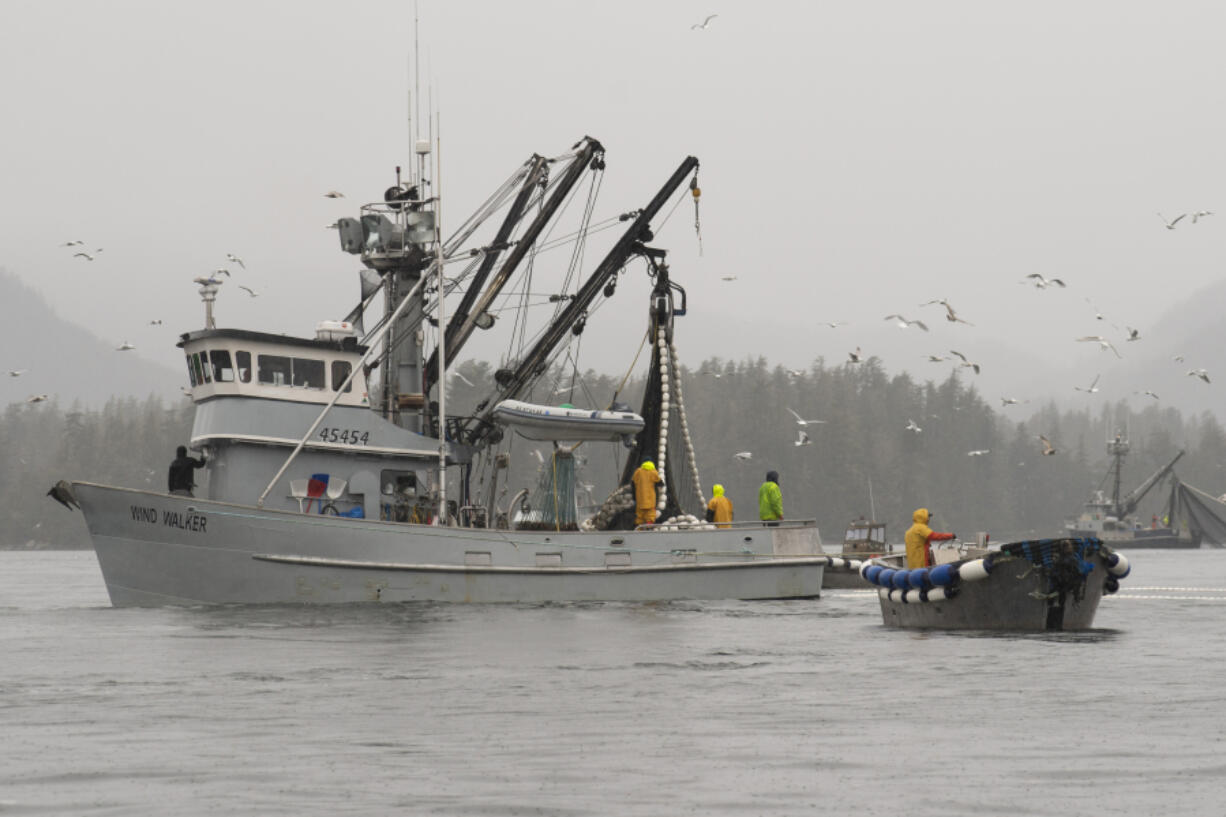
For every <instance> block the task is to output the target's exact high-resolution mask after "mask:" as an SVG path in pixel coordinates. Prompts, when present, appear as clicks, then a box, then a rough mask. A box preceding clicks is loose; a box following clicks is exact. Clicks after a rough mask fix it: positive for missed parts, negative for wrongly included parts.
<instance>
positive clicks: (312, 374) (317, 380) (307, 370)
mask: <svg viewBox="0 0 1226 817" xmlns="http://www.w3.org/2000/svg"><path fill="white" fill-rule="evenodd" d="M290 361H291V365H292V368H293V373H294V380H293V383H294V385H295V386H299V387H301V388H304V389H322V388H323V387H324V362H323V361H322V360H311V359H310V358H305V357H295V358H290Z"/></svg>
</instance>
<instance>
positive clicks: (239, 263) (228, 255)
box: [226, 252, 247, 269]
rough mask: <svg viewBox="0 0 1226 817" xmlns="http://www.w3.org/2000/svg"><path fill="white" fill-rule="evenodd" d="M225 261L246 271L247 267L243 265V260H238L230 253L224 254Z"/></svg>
mask: <svg viewBox="0 0 1226 817" xmlns="http://www.w3.org/2000/svg"><path fill="white" fill-rule="evenodd" d="M226 260H227V261H229V262H230V263H231V264H238V265H239V266H240V267H242V268H243V269H247V265H246V264H244V263H243V259H241V258H239V257H238V256H237V255H235V254H234V253H232V252H228V253H226Z"/></svg>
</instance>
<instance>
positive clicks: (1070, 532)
mask: <svg viewBox="0 0 1226 817" xmlns="http://www.w3.org/2000/svg"><path fill="white" fill-rule="evenodd" d="M1130 450H1131V446H1130V445H1129V443H1128V440H1127V439H1125V438H1124V436H1123V435H1122V434H1120V433H1117V434H1116V435H1115V437H1114V439H1111V440H1109V441H1108V442H1107V454H1108V456H1110V457H1111V460H1112V463H1111V467H1110V469H1109V471H1108V473H1107V476H1108V477H1110V478H1111V480H1112V490H1111V496H1110V498H1108V497H1107V496H1106V495H1105V494H1104V493H1103V492H1102V491H1101V490H1099V491H1095V492H1094V496H1093V497H1092V498H1091V499H1090V501H1089V502H1087V503H1086V504H1085V505H1084V506H1083V507H1082V511H1081V513H1080V515H1078V516H1077V517H1075V518H1072V519H1067V520H1065V523H1064V535H1065V536H1068V537H1072V538H1074V539H1077V538H1086V537H1093V538H1095V539H1100V540H1102V541H1103V542H1105V543H1107V544H1108V545H1110V546H1111V547H1115V548H1197V547H1200V545H1201V535H1200V533H1199V532H1198V531H1196V530H1179V529H1176V528H1174V527H1172V526H1171V525H1170V518H1171V514H1170V510H1169V509H1168V511H1167V512H1166V513H1164V514H1163V518H1162V519H1159V518H1157V517H1156V516H1155V517H1154V518H1152V519H1150V520H1149V522H1148V523H1144V522H1142V521H1141V520H1139V519H1137V518H1136V516H1135V515H1134V514H1135V512H1136V510H1137V506H1138V505H1139V504H1140V502H1141V500H1142V499H1144V498H1145V495H1146V494H1148V493H1149V492H1150V491H1151V490H1152V489H1153V488H1154V487H1155V486H1156V485H1157V484H1158V483H1160V482H1161V481H1162V480H1163V479H1165V478H1166V477H1167V476H1168V475H1169V474H1171V473H1172V469H1173V468H1174V467H1175V463H1177V462H1179V458H1180V457H1182V456H1183V454H1184V452H1183V451H1180V452H1179V453H1178V454H1176V455H1175V458H1174V459H1172V460H1171V461H1170V462H1169V463H1167V464H1166V465H1164V466H1163V467H1162V468H1159V469H1158V470H1157V471H1155V472H1154V473H1153V474H1151V475H1150V477H1149V478H1148V479H1146V480H1145V481H1144V482H1142V483H1141V484H1140V485H1138V486H1137V487H1136V488H1135V489H1133V490H1132V491H1131V492H1130V493H1128V494H1126V495H1124V496H1120V486H1121V483H1122V481H1123V471H1124V458H1125V457H1126V456H1127V455H1128V452H1129V451H1130Z"/></svg>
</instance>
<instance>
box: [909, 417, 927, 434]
mask: <svg viewBox="0 0 1226 817" xmlns="http://www.w3.org/2000/svg"><path fill="white" fill-rule="evenodd" d="M923 430H924V429H922V428H920V427H919V425H917V424H916V422H915V421H914V420H912V419H910V418H907V431H914V432H915V433H916V434H919V433H920V432H921V431H923Z"/></svg>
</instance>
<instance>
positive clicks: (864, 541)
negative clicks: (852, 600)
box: [822, 517, 894, 590]
mask: <svg viewBox="0 0 1226 817" xmlns="http://www.w3.org/2000/svg"><path fill="white" fill-rule="evenodd" d="M885 527H886V525H885V523H884V522H873V521H870V520H868V519H865V518H864V517H860V518H859V519H854V520H852V521H851V522H849V523H848V525H847V530H846V531H845V532H844V533H843V544H842V545H841V547H840V549H839V552H838V553H837V554H833V553H832V554H830V564H829V565H828V566H827V567H826V572H825V574H824V575H823V577H822V589H824V590H863V589H865V588H867V586H868V585H866V584H865V583H864V579H863V578H861V576H860V568H861V567H862V566H863V565H864V563H865V562H866V561H868V560H869V559H872V558H874V557H876V556H884V555H887V554H889V553H892V552H893V551H894V546H893V545H890V544H888V543H887V542H886V537H885Z"/></svg>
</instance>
